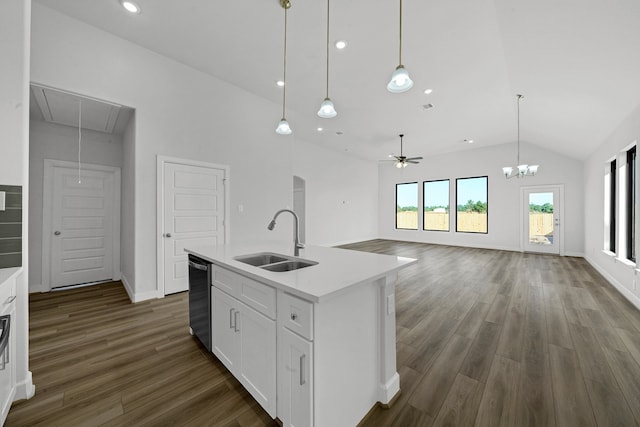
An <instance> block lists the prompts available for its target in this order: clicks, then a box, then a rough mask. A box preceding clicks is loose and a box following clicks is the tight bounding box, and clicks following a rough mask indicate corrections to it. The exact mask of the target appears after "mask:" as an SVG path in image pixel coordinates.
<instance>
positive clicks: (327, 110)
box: [318, 0, 338, 119]
mask: <svg viewBox="0 0 640 427" xmlns="http://www.w3.org/2000/svg"><path fill="white" fill-rule="evenodd" d="M329 2H330V0H327V80H326V89H327V91H326V96H325V98H324V101H322V104H320V109H319V110H318V116H320V117H322V118H323V119H330V118H332V117H335V116H337V115H338V112H337V111H336V108H335V107H334V106H333V101H331V98H329Z"/></svg>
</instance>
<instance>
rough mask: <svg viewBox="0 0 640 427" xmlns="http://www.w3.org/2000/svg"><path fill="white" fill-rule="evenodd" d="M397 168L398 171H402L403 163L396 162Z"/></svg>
mask: <svg viewBox="0 0 640 427" xmlns="http://www.w3.org/2000/svg"><path fill="white" fill-rule="evenodd" d="M396 167H397V168H398V169H402V162H401V161H397V162H396Z"/></svg>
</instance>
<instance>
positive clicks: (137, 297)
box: [120, 273, 163, 304]
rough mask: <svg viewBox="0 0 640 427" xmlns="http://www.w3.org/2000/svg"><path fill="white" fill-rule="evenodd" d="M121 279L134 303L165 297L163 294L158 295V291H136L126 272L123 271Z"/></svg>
mask: <svg viewBox="0 0 640 427" xmlns="http://www.w3.org/2000/svg"><path fill="white" fill-rule="evenodd" d="M120 280H121V281H122V284H123V285H124V289H125V290H126V291H127V294H128V295H129V299H130V300H131V302H132V303H134V304H135V303H137V302H141V301H146V300H148V299H156V298H162V297H163V296H162V295H158V291H149V292H135V291H134V290H133V287H132V286H131V284H130V283H129V281H128V280H127V276H125V275H124V273H121V278H120Z"/></svg>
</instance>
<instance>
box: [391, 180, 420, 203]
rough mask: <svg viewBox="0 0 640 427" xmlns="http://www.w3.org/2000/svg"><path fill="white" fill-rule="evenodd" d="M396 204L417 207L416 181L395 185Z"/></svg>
mask: <svg viewBox="0 0 640 427" xmlns="http://www.w3.org/2000/svg"><path fill="white" fill-rule="evenodd" d="M396 188H397V190H398V191H397V192H398V205H399V206H403V207H404V206H414V207H418V183H417V182H416V183H411V184H402V185H398V186H397V187H396Z"/></svg>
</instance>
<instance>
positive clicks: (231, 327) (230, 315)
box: [229, 308, 236, 329]
mask: <svg viewBox="0 0 640 427" xmlns="http://www.w3.org/2000/svg"><path fill="white" fill-rule="evenodd" d="M234 311H236V310H235V309H234V308H230V309H229V329H235V328H236V327H235V325H234V324H233V312H234Z"/></svg>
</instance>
